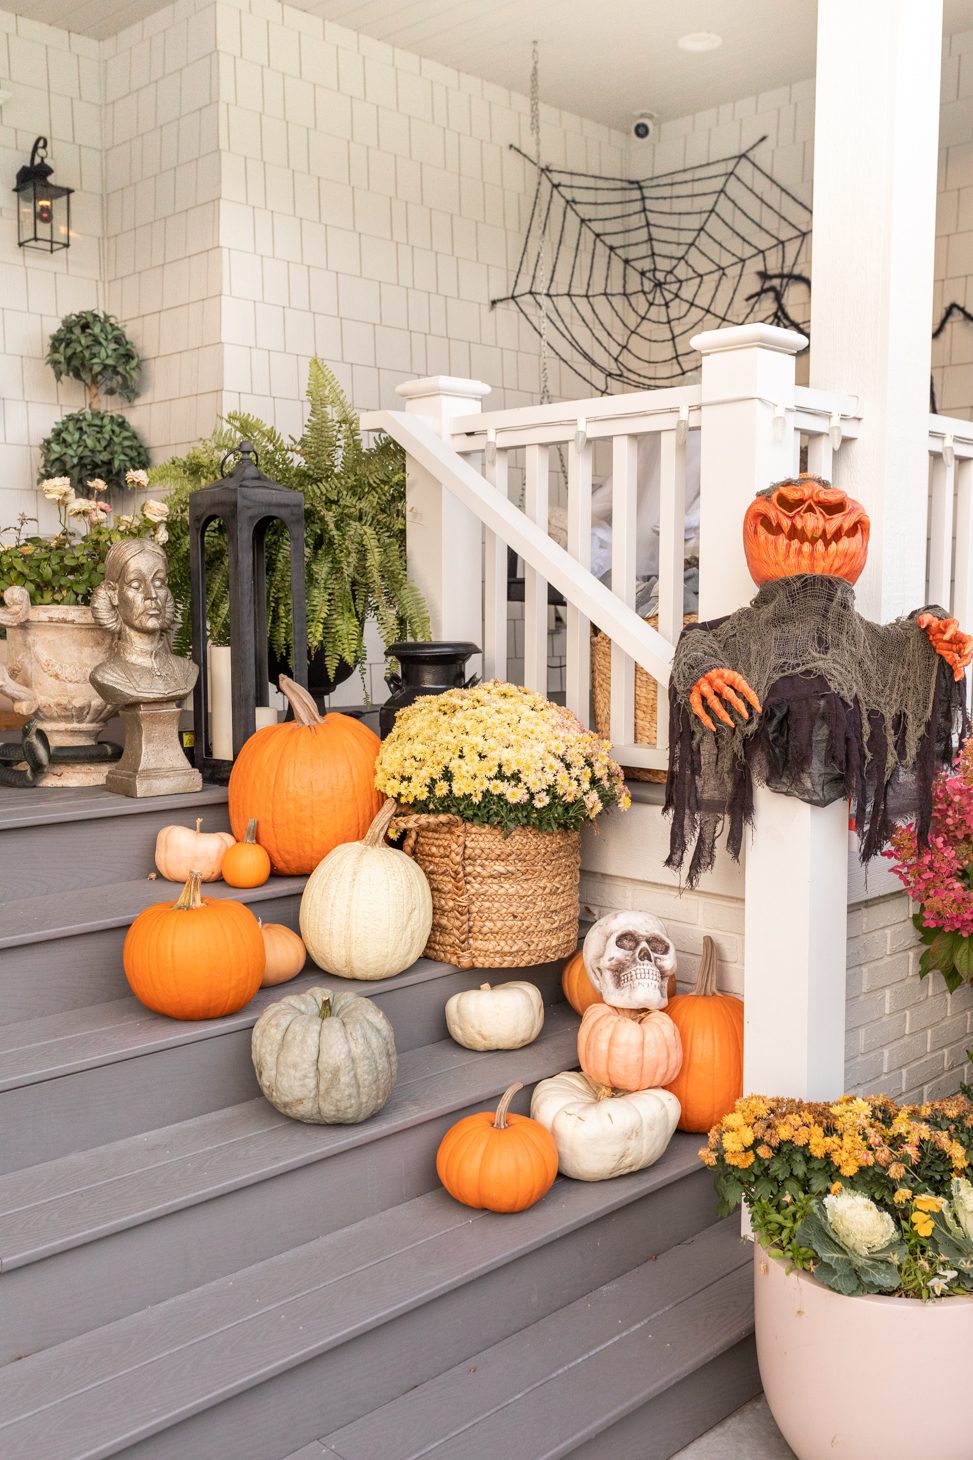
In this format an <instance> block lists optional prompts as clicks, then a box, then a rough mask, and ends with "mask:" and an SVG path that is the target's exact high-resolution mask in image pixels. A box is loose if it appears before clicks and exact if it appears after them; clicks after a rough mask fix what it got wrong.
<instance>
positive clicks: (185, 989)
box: [122, 872, 266, 1019]
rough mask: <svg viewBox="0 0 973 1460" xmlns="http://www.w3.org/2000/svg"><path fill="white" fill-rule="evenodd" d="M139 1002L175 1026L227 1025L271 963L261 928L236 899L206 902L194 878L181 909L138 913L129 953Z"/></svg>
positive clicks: (163, 905) (126, 959) (125, 952)
mask: <svg viewBox="0 0 973 1460" xmlns="http://www.w3.org/2000/svg"><path fill="white" fill-rule="evenodd" d="M122 963H123V965H124V968H125V977H126V978H127V979H128V981H129V984H130V985H131V989H132V992H133V994H134V995H135V997H136V998H137V999H140V1000H141V1002H142V1003H143V1004H145V1005H146V1007H147V1008H149V1009H154V1010H155V1012H156V1013H157V1014H168V1016H169V1018H170V1019H220V1018H222V1017H223V1016H224V1015H226V1014H235V1013H236V1011H237V1010H238V1009H242V1008H243V1006H244V1004H248V1003H249V1002H250V1000H251V999H252V998H253V996H254V994H255V993H256V992H257V990H258V988H259V987H260V980H261V979H262V978H263V974H264V967H265V963H266V954H265V952H264V940H263V938H262V936H261V933H260V924H259V923H258V922H257V919H256V918H255V917H254V915H253V913H252V912H251V911H250V909H249V908H248V907H244V906H243V903H242V902H233V901H231V900H230V899H229V898H211V897H201V896H200V892H199V874H198V873H197V872H193V873H192V874H191V875H190V877H189V880H188V881H187V883H186V885H185V887H184V888H183V890H182V892H181V893H180V895H179V897H178V898H177V900H176V901H175V902H157V903H155V905H154V906H153V907H147V908H145V909H144V910H143V911H142V912H140V913H139V915H138V917H137V918H136V919H135V921H134V922H133V923H132V926H131V927H130V928H129V930H128V933H127V934H126V936H125V945H124V947H123V949H122Z"/></svg>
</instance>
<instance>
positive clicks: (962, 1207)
mask: <svg viewBox="0 0 973 1460" xmlns="http://www.w3.org/2000/svg"><path fill="white" fill-rule="evenodd" d="M953 1212H954V1214H955V1217H956V1220H957V1222H958V1223H959V1224H960V1226H961V1227H962V1228H963V1231H964V1232H965V1233H966V1235H967V1237H968V1238H969V1239H970V1241H971V1242H973V1182H969V1181H967V1179H966V1177H965V1176H954V1177H953Z"/></svg>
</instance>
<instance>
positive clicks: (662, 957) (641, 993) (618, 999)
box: [582, 912, 676, 1009]
mask: <svg viewBox="0 0 973 1460" xmlns="http://www.w3.org/2000/svg"><path fill="white" fill-rule="evenodd" d="M582 954H583V957H584V966H585V968H586V969H587V970H588V977H589V978H590V979H591V982H592V983H593V984H594V986H595V988H596V989H597V990H598V992H599V993H600V994H601V996H602V998H603V999H604V1001H605V1003H606V1004H611V1005H612V1006H613V1007H614V1008H616V1009H664V1008H665V1007H666V1005H667V1004H668V1002H669V991H668V985H669V975H670V974H673V975H674V974H675V972H676V950H675V948H674V947H673V946H672V940H671V939H670V937H669V935H668V933H667V932H666V926H665V923H663V922H662V920H661V919H660V918H657V917H653V915H652V914H651V913H645V912H616V913H609V914H608V916H607V917H603V918H599V919H598V921H597V922H596V923H594V924H593V925H592V927H590V928H589V929H588V934H587V936H586V938H585V940H584V947H583V949H582Z"/></svg>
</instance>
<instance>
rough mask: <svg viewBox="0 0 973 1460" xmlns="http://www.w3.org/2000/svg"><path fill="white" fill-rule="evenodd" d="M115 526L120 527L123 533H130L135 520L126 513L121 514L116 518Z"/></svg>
mask: <svg viewBox="0 0 973 1460" xmlns="http://www.w3.org/2000/svg"><path fill="white" fill-rule="evenodd" d="M115 526H116V527H120V528H121V529H122V531H123V532H131V530H132V528H133V527H134V526H135V518H134V517H132V516H130V515H129V513H128V512H123V513H122V515H121V516H120V517H118V518H116V520H115Z"/></svg>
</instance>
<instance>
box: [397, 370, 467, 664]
mask: <svg viewBox="0 0 973 1460" xmlns="http://www.w3.org/2000/svg"><path fill="white" fill-rule="evenodd" d="M396 393H397V394H398V395H400V396H402V397H403V398H404V400H405V402H406V411H407V412H408V413H409V414H411V415H418V416H421V417H422V418H423V420H425V421H426V422H427V424H429V425H430V426H432V427H433V429H434V430H435V431H436V432H437V433H438V434H439V435H440V436H442V437H444V438H448V437H449V434H450V422H451V421H452V420H453V419H454V418H455V417H457V416H470V415H473V414H475V413H477V412H478V411H479V410H480V408H481V407H480V402H481V401H482V400H483V398H484V396H487V395H489V393H490V387H489V386H488V385H486V384H485V383H484V382H483V381H482V380H461V379H457V378H455V377H453V376H449V375H433V376H430V377H429V378H427V379H425V380H409V381H406V382H405V383H404V384H403V385H398V386H396ZM405 493H406V517H405V523H406V563H407V567H408V573H409V577H410V579H411V580H412V582H413V583H414V584H415V585H416V587H417V588H418V589H419V591H420V592H421V593H422V595H423V597H424V598H425V600H426V604H427V606H428V609H429V618H430V623H431V625H432V636H433V638H434V639H465V640H469V641H471V642H473V643H474V644H480V645H481V646H482V641H483V530H482V526H481V524H480V521H479V519H478V518H477V517H476V516H474V514H473V513H472V512H470V511H469V509H468V508H467V507H465V506H464V505H463V504H462V502H460V501H458V500H457V498H456V497H455V496H454V495H453V494H452V493H451V492H448V491H447V490H446V488H445V487H444V486H443V485H442V483H441V482H440V481H439V480H438V478H437V477H435V476H434V475H433V474H432V472H430V471H427V470H426V468H425V467H422V466H420V465H419V463H418V462H417V461H415V460H414V459H413V458H412V457H411V456H407V458H406V484H405ZM471 666H472V670H473V672H476V671H477V670H478V669H479V665H478V664H477V662H476V660H472V661H471Z"/></svg>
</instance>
